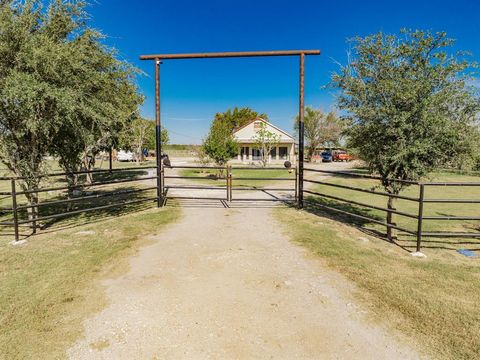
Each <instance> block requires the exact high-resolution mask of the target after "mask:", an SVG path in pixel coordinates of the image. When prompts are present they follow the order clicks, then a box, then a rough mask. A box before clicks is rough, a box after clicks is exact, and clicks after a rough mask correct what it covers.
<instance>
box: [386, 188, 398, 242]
mask: <svg viewBox="0 0 480 360" xmlns="http://www.w3.org/2000/svg"><path fill="white" fill-rule="evenodd" d="M394 203H395V198H394V197H392V196H389V197H388V202H387V208H388V210H396V209H395V205H394ZM393 215H394V214H393V213H392V212H391V211H389V212H387V224H390V225H396V223H395V222H394V216H393ZM387 239H388V241H390V242H393V241H395V240H396V239H397V236H396V232H395V229H393V228H391V227H387Z"/></svg>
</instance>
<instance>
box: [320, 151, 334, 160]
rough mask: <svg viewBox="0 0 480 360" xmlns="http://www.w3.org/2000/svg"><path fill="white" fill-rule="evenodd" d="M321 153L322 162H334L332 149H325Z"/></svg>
mask: <svg viewBox="0 0 480 360" xmlns="http://www.w3.org/2000/svg"><path fill="white" fill-rule="evenodd" d="M320 155H321V157H322V162H332V161H333V157H332V153H331V152H330V151H324V152H322V153H321V154H320Z"/></svg>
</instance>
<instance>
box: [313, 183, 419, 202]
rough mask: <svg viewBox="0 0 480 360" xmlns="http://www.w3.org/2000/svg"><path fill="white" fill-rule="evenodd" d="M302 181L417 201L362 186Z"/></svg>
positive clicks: (416, 200) (412, 199)
mask: <svg viewBox="0 0 480 360" xmlns="http://www.w3.org/2000/svg"><path fill="white" fill-rule="evenodd" d="M304 181H306V182H309V183H313V184H320V185H326V186H332V187H336V188H339V189H347V190H355V191H360V192H364V193H368V194H374V195H380V196H387V197H393V198H395V199H402V200H408V201H413V202H418V199H417V198H414V197H410V196H404V195H395V194H389V193H383V192H378V191H373V190H367V189H362V188H359V187H355V186H347V185H340V184H332V183H328V182H325V181H318V180H308V179H305V180H304Z"/></svg>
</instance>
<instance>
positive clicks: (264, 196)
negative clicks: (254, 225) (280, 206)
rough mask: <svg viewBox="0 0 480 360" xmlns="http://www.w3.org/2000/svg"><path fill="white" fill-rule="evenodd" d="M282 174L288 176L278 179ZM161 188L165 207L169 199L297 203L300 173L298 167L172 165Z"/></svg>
mask: <svg viewBox="0 0 480 360" xmlns="http://www.w3.org/2000/svg"><path fill="white" fill-rule="evenodd" d="M258 172H260V173H262V176H258ZM272 172H275V173H274V175H276V176H272V175H271V174H272ZM281 172H285V173H284V174H281V176H278V175H279V173H281ZM250 174H251V175H250ZM263 174H265V176H263ZM265 183H267V184H266V186H263V184H265ZM272 183H274V184H275V183H279V184H282V186H278V185H277V184H276V185H274V186H272V185H271V184H272ZM160 184H161V194H163V196H162V198H163V201H162V202H163V204H165V203H166V201H167V200H168V199H183V200H218V201H221V202H234V201H236V202H242V201H249V202H263V201H279V202H296V201H297V196H298V171H297V168H296V167H295V168H285V167H243V166H230V165H227V166H194V165H185V166H179V165H171V166H162V169H161V176H160ZM283 184H286V185H283ZM287 184H288V185H287Z"/></svg>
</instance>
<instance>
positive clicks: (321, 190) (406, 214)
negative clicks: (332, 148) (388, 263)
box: [303, 168, 480, 252]
mask: <svg viewBox="0 0 480 360" xmlns="http://www.w3.org/2000/svg"><path fill="white" fill-rule="evenodd" d="M304 171H305V173H306V175H307V174H308V173H310V174H312V173H316V174H324V175H325V179H315V180H314V179H311V178H304V182H305V183H310V184H314V185H318V186H317V187H316V188H315V189H313V190H311V189H304V190H303V192H304V193H305V194H309V195H312V197H313V198H312V199H310V201H309V199H307V200H306V202H309V203H310V204H312V205H314V206H317V207H319V208H322V209H324V210H328V211H331V212H335V213H339V214H343V215H347V216H350V217H353V218H357V219H360V220H363V221H366V222H371V223H374V224H378V225H381V226H383V227H385V228H386V229H387V234H386V235H387V238H388V240H390V241H394V240H395V238H394V237H393V236H392V232H391V229H395V230H398V231H400V232H403V233H406V234H407V235H411V236H414V237H415V238H416V251H418V252H419V251H421V248H422V241H424V238H427V237H430V238H480V223H479V224H477V225H476V227H475V225H473V226H470V228H473V229H471V230H473V231H464V232H460V231H455V232H454V231H448V230H447V229H448V226H445V225H444V224H445V223H446V222H451V221H459V222H461V221H464V222H466V221H480V216H477V215H475V216H472V215H448V214H442V215H439V214H438V212H439V209H436V208H435V204H451V205H455V206H456V207H455V208H450V211H451V210H454V211H455V210H463V209H464V208H463V207H462V205H466V204H469V205H471V204H480V198H479V199H468V198H447V197H442V198H429V197H427V196H426V189H428V188H431V187H445V188H458V187H461V188H471V187H480V182H417V181H407V180H399V179H388V180H389V181H390V182H398V183H403V184H404V185H407V186H415V187H417V190H416V191H415V192H416V194H417V195H416V196H412V195H404V194H392V193H388V192H385V191H379V190H375V189H372V188H371V189H367V188H362V187H360V186H358V184H354V185H351V184H348V185H346V184H341V183H332V182H330V181H329V180H331V179H332V178H335V177H337V178H338V177H342V178H346V179H349V180H350V182H353V183H355V182H358V180H360V179H368V180H374V181H380V180H382V178H381V177H379V176H373V175H368V174H359V173H353V172H345V171H329V170H318V169H312V168H305V169H304ZM331 188H334V189H340V190H345V192H344V193H342V195H341V196H338V195H336V194H331V193H328V190H327V189H331ZM349 191H351V192H353V193H365V194H371V195H374V196H381V197H385V198H387V199H396V200H402V201H406V202H411V203H414V204H415V205H416V207H415V211H414V212H413V211H401V210H398V209H397V208H395V207H394V206H387V207H383V206H378V205H377V204H372V203H370V202H368V201H367V202H365V201H358V200H356V199H355V197H354V196H350V197H348V195H349V194H351V193H348V192H349ZM479 197H480V196H479ZM316 198H321V199H328V200H331V201H333V202H334V203H333V204H332V203H327V204H325V203H322V202H318V201H314V199H316ZM312 200H313V201H312ZM339 204H349V205H353V206H354V207H355V208H358V209H372V210H376V211H380V212H384V213H385V214H386V216H385V220H381V219H378V218H377V217H373V216H368V215H366V214H364V213H361V214H359V213H358V212H354V211H351V210H350V211H349V210H345V209H342V208H340V206H338V205H339ZM389 204H390V202H389ZM478 210H479V211H478V213H480V206H479V209H478ZM426 211H431V212H432V211H433V212H435V213H437V215H426ZM393 215H396V216H398V217H401V218H402V217H403V218H408V219H412V220H414V224H415V226H414V227H406V226H399V225H398V224H397V223H396V222H395V221H393V220H392V219H393ZM429 221H435V222H436V223H435V226H436V227H438V228H439V231H425V226H426V224H427V223H428V222H429ZM442 229H445V230H442Z"/></svg>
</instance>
